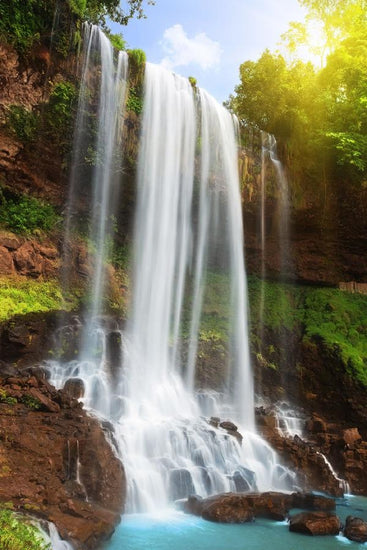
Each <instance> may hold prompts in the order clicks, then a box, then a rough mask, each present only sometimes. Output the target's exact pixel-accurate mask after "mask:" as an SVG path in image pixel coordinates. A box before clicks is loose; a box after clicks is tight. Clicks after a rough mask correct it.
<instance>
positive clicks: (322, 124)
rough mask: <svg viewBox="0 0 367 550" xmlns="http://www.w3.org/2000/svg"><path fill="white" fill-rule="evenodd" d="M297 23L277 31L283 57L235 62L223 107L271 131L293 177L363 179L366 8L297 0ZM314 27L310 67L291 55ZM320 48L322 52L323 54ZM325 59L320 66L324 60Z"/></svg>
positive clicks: (353, 2)
mask: <svg viewBox="0 0 367 550" xmlns="http://www.w3.org/2000/svg"><path fill="white" fill-rule="evenodd" d="M301 4H302V5H304V6H305V7H306V8H307V10H308V12H307V14H306V20H305V23H298V22H294V23H292V24H291V26H290V29H289V31H288V33H286V34H285V35H284V36H283V40H284V42H285V43H286V46H287V58H288V59H289V55H290V56H291V61H289V60H288V62H286V60H285V58H284V57H283V56H282V55H280V54H273V53H271V52H269V51H265V52H264V53H263V55H262V56H261V57H260V58H259V60H258V61H246V62H245V63H243V64H242V65H241V67H240V80H241V82H240V84H239V85H238V86H237V87H236V89H235V94H234V95H233V96H231V98H230V99H229V101H228V106H229V107H230V108H231V109H232V110H233V111H234V112H235V113H236V114H237V115H238V116H239V118H240V119H242V120H244V121H246V122H248V123H254V124H255V125H257V126H258V127H259V128H260V129H262V130H265V131H267V132H270V133H273V134H275V136H276V137H277V138H278V140H279V141H280V142H281V143H282V144H286V145H287V149H288V152H289V155H290V156H291V157H292V170H293V173H294V174H298V173H303V174H304V175H306V177H307V176H309V177H311V178H313V179H314V181H315V182H316V183H317V182H319V181H320V174H323V177H324V178H327V179H328V180H329V181H332V180H335V177H336V175H338V176H339V180H342V181H343V180H345V177H346V176H347V177H348V179H349V180H351V181H352V182H357V183H363V182H364V181H365V180H366V176H367V163H366V153H367V109H366V105H367V64H366V58H367V39H366V36H367V10H366V6H365V0H346V1H344V2H336V1H335V0H323V1H320V0H302V1H301ZM315 28H318V29H319V30H320V36H321V38H320V40H319V41H318V43H317V44H315V46H314V48H313V49H312V48H311V50H312V53H313V54H314V55H315V54H317V55H318V56H319V57H320V60H321V62H322V64H321V67H322V68H318V69H315V68H314V67H313V66H312V65H311V64H310V63H304V62H303V61H301V60H300V59H299V58H297V52H298V47H299V46H302V47H303V48H304V47H305V46H306V45H307V44H309V43H310V42H309V40H310V35H311V34H312V32H314V30H315ZM326 53H328V54H329V55H328V57H327V58H326ZM325 61H326V63H325Z"/></svg>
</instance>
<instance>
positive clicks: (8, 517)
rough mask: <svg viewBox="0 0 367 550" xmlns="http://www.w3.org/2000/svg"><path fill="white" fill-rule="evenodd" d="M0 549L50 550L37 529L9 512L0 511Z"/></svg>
mask: <svg viewBox="0 0 367 550" xmlns="http://www.w3.org/2000/svg"><path fill="white" fill-rule="evenodd" d="M0 548H2V549H3V550H25V549H27V550H51V546H50V544H48V543H47V542H45V540H44V539H43V536H42V534H41V532H40V531H39V529H38V528H37V527H35V526H34V525H32V524H31V523H29V522H27V521H26V520H25V519H24V518H21V517H20V516H18V515H16V514H14V513H13V512H11V511H10V510H0Z"/></svg>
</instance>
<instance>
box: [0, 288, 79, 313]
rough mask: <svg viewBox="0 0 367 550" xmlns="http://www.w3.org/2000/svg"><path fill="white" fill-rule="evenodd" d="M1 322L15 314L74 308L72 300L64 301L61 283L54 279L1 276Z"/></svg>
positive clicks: (74, 303)
mask: <svg viewBox="0 0 367 550" xmlns="http://www.w3.org/2000/svg"><path fill="white" fill-rule="evenodd" d="M0 303H1V308H0V322H1V321H6V320H7V319H10V318H11V317H13V316H14V315H25V314H26V313H31V312H41V311H43V312H46V311H53V310H58V309H62V308H63V307H65V306H67V309H72V308H73V306H74V307H75V305H76V298H74V300H73V301H72V302H68V303H67V304H65V303H64V300H63V296H62V292H61V286H60V283H59V282H58V281H57V280H55V279H53V280H50V281H42V280H41V281H39V280H33V279H24V278H21V277H0Z"/></svg>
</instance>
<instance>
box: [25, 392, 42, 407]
mask: <svg viewBox="0 0 367 550" xmlns="http://www.w3.org/2000/svg"><path fill="white" fill-rule="evenodd" d="M22 403H24V405H25V406H26V407H27V408H28V409H31V410H32V411H39V409H40V408H41V406H42V405H41V402H40V401H39V399H37V398H36V397H33V396H32V395H28V394H25V395H23V396H22Z"/></svg>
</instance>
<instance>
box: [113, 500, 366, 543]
mask: <svg viewBox="0 0 367 550" xmlns="http://www.w3.org/2000/svg"><path fill="white" fill-rule="evenodd" d="M337 514H338V516H339V517H340V518H341V520H342V521H343V520H344V519H345V518H346V516H348V515H355V516H359V517H362V518H363V519H365V520H367V498H362V497H354V496H348V497H346V498H345V499H343V500H340V501H338V503H337ZM337 548H344V549H347V548H348V549H350V550H358V549H362V548H363V549H364V550H366V548H367V544H358V543H355V542H351V541H349V540H348V539H346V538H344V537H342V536H338V537H329V536H325V537H308V536H305V535H298V534H296V533H290V532H289V530H288V524H287V523H286V522H275V521H269V520H256V521H255V522H253V523H245V524H242V525H226V524H216V523H211V522H208V521H205V520H203V519H201V518H197V517H195V516H191V515H186V514H183V513H181V512H177V511H170V512H167V513H166V514H162V515H158V514H157V515H151V514H150V515H147V514H131V515H126V516H124V517H123V519H122V522H121V524H120V525H119V527H118V528H117V530H116V532H115V535H114V536H113V538H112V539H111V541H110V542H109V543H108V545H107V546H106V549H108V550H267V549H271V550H308V549H312V550H335V549H337Z"/></svg>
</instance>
